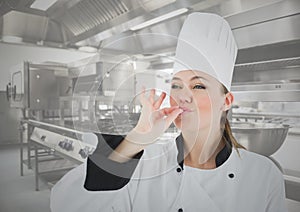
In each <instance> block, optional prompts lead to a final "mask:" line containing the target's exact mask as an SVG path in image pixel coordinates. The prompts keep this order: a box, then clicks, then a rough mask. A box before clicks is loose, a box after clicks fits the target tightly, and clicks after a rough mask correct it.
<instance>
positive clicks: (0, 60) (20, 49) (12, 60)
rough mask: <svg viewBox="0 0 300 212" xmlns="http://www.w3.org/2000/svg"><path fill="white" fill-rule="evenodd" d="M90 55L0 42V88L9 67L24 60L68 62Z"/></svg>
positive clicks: (2, 88) (2, 85)
mask: <svg viewBox="0 0 300 212" xmlns="http://www.w3.org/2000/svg"><path fill="white" fill-rule="evenodd" d="M92 55H93V54H89V53H83V52H78V51H74V50H65V49H55V48H45V47H34V46H23V45H13V44H4V43H0V90H5V87H6V84H7V83H8V80H9V69H10V67H12V66H14V65H16V64H20V63H22V62H23V61H24V60H26V61H31V62H35V63H40V62H45V61H51V62H61V63H70V62H73V61H76V60H79V59H83V58H86V57H89V56H92Z"/></svg>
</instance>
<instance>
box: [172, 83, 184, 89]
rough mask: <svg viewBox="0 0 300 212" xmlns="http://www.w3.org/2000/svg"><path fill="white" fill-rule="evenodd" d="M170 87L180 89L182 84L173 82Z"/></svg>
mask: <svg viewBox="0 0 300 212" xmlns="http://www.w3.org/2000/svg"><path fill="white" fill-rule="evenodd" d="M171 88H172V89H181V88H182V86H180V85H176V84H173V85H172V86H171Z"/></svg>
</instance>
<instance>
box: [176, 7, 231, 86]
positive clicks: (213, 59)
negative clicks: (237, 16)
mask: <svg viewBox="0 0 300 212" xmlns="http://www.w3.org/2000/svg"><path fill="white" fill-rule="evenodd" d="M236 55H237V45H236V43H235V40H234V37H233V34H232V31H231V28H230V26H229V24H228V23H227V21H226V20H225V19H224V18H222V17H221V16H219V15H216V14H210V13H199V12H196V13H192V14H190V15H189V16H188V17H187V18H186V20H185V22H184V24H183V26H182V28H181V31H180V33H179V37H178V41H177V48H176V55H175V61H174V66H173V68H174V72H173V73H174V74H176V73H177V72H179V71H182V70H195V71H197V70H198V71H202V72H205V73H207V74H209V75H211V76H212V77H214V78H216V79H217V80H218V81H219V82H221V83H222V84H223V85H224V86H225V87H226V88H227V89H228V90H230V85H231V80H232V73H233V68H234V63H235V59H236Z"/></svg>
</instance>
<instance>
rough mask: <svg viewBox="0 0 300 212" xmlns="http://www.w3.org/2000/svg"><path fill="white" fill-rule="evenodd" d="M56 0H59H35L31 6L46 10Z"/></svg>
mask: <svg viewBox="0 0 300 212" xmlns="http://www.w3.org/2000/svg"><path fill="white" fill-rule="evenodd" d="M55 2H57V0H35V1H34V2H33V4H32V5H31V6H30V7H31V8H33V9H38V10H43V11H46V10H48V8H49V7H51V6H52V5H53V4H54V3H55Z"/></svg>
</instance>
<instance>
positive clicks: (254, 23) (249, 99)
mask: <svg viewBox="0 0 300 212" xmlns="http://www.w3.org/2000/svg"><path fill="white" fill-rule="evenodd" d="M193 12H210V13H215V14H218V15H220V16H222V17H224V18H225V19H226V20H227V21H228V23H229V25H230V27H231V29H232V31H233V34H234V37H235V40H236V43H237V46H238V55H237V59H236V64H235V67H234V72H233V79H232V86H231V91H232V93H233V95H234V105H233V106H232V108H231V110H230V113H229V114H228V116H229V118H230V122H231V126H232V130H233V133H234V136H235V137H236V138H237V140H238V141H239V142H240V143H241V144H242V145H244V146H245V147H246V148H247V149H248V150H249V151H253V152H256V153H258V154H261V155H264V156H266V157H268V158H269V159H270V160H272V161H273V162H274V163H275V164H276V166H277V167H278V168H279V169H280V171H281V172H282V173H283V176H284V180H285V190H286V191H285V192H286V204H287V208H288V211H289V212H299V211H300V157H299V155H300V109H299V108H300V25H299V23H300V1H299V0H252V1H249V0H188V1H187V0H164V1H161V0H2V1H1V2H0V105H1V106H0V211H1V212H2V211H3V212H17V211H22V212H26V211H28V212H29V211H30V212H35V211H36V212H44V211H45V212H46V211H50V192H51V188H52V187H53V186H54V185H55V183H56V182H57V181H59V180H60V179H61V178H62V177H63V176H64V175H65V174H66V173H67V172H68V171H70V170H71V169H73V168H75V167H76V166H78V165H80V164H82V163H83V162H84V161H85V160H86V159H87V157H88V156H89V155H90V154H92V153H93V151H94V150H95V148H96V146H97V142H93V139H90V138H92V137H93V132H98V133H106V134H126V133H127V132H129V131H130V130H131V129H132V128H133V127H134V126H135V124H136V123H137V121H138V118H139V115H140V111H141V105H140V102H139V98H138V96H139V94H140V92H141V90H142V89H143V87H145V88H147V89H150V88H159V89H160V91H164V90H167V89H168V88H169V87H170V81H171V79H172V72H173V69H172V68H173V63H174V53H175V49H176V43H177V39H178V33H179V31H180V29H181V26H182V24H183V21H184V20H185V18H186V17H187V15H188V14H191V13H193ZM166 105H167V101H166ZM175 134H178V130H177V129H176V128H175V126H174V125H171V126H170V128H169V129H168V130H167V131H166V132H165V133H164V135H162V138H161V140H162V141H163V140H164V139H168V138H170V137H172V136H174V135H175ZM74 201H76V200H74ZM66 204H72V203H66Z"/></svg>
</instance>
